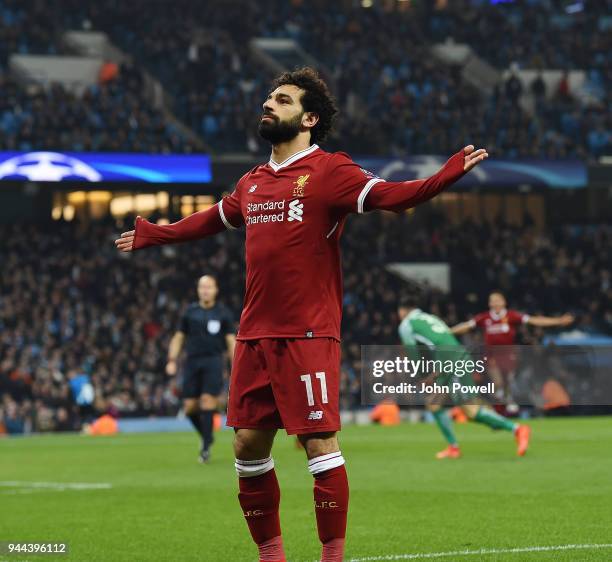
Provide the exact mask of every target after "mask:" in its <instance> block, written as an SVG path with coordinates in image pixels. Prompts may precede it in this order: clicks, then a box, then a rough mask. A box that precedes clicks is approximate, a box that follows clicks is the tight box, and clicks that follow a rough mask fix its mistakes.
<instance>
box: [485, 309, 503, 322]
mask: <svg viewBox="0 0 612 562" xmlns="http://www.w3.org/2000/svg"><path fill="white" fill-rule="evenodd" d="M489 314H490V315H491V318H493V320H501V319H502V318H505V317H506V314H508V311H507V310H506V309H505V308H502V309H501V310H500V311H499V314H497V313H496V312H495V311H494V310H489Z"/></svg>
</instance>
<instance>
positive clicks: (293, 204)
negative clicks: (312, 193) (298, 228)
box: [287, 199, 304, 222]
mask: <svg viewBox="0 0 612 562" xmlns="http://www.w3.org/2000/svg"><path fill="white" fill-rule="evenodd" d="M303 214H304V203H300V200H299V199H294V200H293V201H290V202H289V212H288V213H287V215H288V218H287V220H288V221H289V222H291V221H300V222H302V215H303Z"/></svg>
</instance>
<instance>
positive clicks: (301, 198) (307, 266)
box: [134, 145, 465, 340]
mask: <svg viewBox="0 0 612 562" xmlns="http://www.w3.org/2000/svg"><path fill="white" fill-rule="evenodd" d="M463 166H464V154H463V151H461V152H458V153H457V154H455V155H454V156H452V157H451V158H450V159H449V160H448V161H447V162H446V164H445V165H444V166H443V167H442V168H441V169H440V171H439V172H438V173H436V174H434V175H433V176H431V177H429V178H427V179H424V180H414V181H406V182H387V181H384V180H383V179H381V178H378V177H376V176H374V175H373V174H371V173H370V172H368V171H366V170H364V169H362V168H360V167H359V166H358V165H357V164H355V163H354V162H353V161H352V160H351V159H350V158H349V157H348V156H347V155H346V154H344V153H341V152H337V153H329V152H325V151H323V150H321V149H320V148H319V147H318V146H317V145H312V146H310V147H309V148H307V149H306V150H303V151H301V152H298V153H296V154H294V155H293V156H291V157H290V158H288V159H287V160H285V161H284V162H282V163H280V164H278V163H276V162H274V161H272V160H270V161H269V162H268V163H266V164H263V165H260V166H257V167H255V168H253V169H252V170H251V171H250V172H248V173H247V174H245V175H244V176H243V177H242V178H241V179H240V180H239V181H238V183H237V185H236V188H235V190H234V192H233V193H232V194H231V195H228V196H226V197H224V198H223V199H222V200H221V201H220V202H219V204H218V205H217V206H215V207H213V208H211V209H208V210H207V211H202V212H201V213H195V214H194V215H191V216H189V217H186V218H185V219H182V220H181V221H179V222H177V223H174V224H171V225H155V224H152V223H150V222H148V221H146V220H144V219H141V218H139V219H138V220H137V222H136V233H135V239H134V249H138V248H144V247H147V246H152V245H157V244H168V243H175V242H184V241H187V240H195V239H198V238H204V237H205V236H210V235H212V234H215V233H217V232H219V231H221V230H222V229H223V228H224V227H225V228H230V229H232V228H239V227H241V226H243V225H244V226H245V228H246V246H245V251H246V292H245V299H244V308H243V311H242V316H241V319H240V329H239V332H238V335H237V337H238V339H240V340H249V339H259V338H319V337H331V338H335V339H340V320H341V314H342V269H341V262H340V245H339V241H340V235H341V234H342V229H343V227H344V222H345V220H346V217H347V215H348V214H349V213H363V212H364V211H369V210H373V209H385V210H392V211H401V210H404V209H408V208H410V207H414V206H415V205H417V204H418V203H420V202H423V201H426V200H428V199H431V198H432V197H434V196H435V195H437V194H438V193H440V192H441V191H442V190H443V189H444V188H445V187H448V186H449V185H451V184H452V183H454V182H455V181H457V180H458V179H459V178H461V176H463V174H464V173H465V172H464V170H463Z"/></svg>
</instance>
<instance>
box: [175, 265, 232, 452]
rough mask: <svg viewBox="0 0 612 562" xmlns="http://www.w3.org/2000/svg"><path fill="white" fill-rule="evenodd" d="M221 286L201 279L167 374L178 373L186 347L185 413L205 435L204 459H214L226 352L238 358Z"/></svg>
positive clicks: (182, 322) (210, 277)
mask: <svg viewBox="0 0 612 562" xmlns="http://www.w3.org/2000/svg"><path fill="white" fill-rule="evenodd" d="M218 292H219V287H218V285H217V280H216V279H215V278H214V277H213V276H212V275H204V276H202V277H200V279H199V280H198V302H194V303H192V304H190V305H189V306H188V307H187V309H186V310H185V312H184V314H183V317H182V318H181V323H180V326H179V329H178V330H177V331H176V333H175V334H174V336H172V339H171V340H170V349H169V350H168V364H167V365H166V373H167V374H168V375H170V376H174V375H176V372H177V360H178V358H179V355H180V354H181V350H182V349H183V345H184V347H185V351H186V353H187V359H186V360H185V364H184V365H183V369H182V373H183V388H182V395H183V405H184V407H185V414H186V415H187V417H188V418H189V419H190V420H191V423H192V424H193V426H194V427H195V429H196V430H197V432H198V433H199V434H200V436H201V437H202V448H201V449H200V459H199V460H200V462H203V463H206V462H208V460H209V459H210V446H211V445H212V443H213V415H214V413H215V411H216V409H217V402H218V398H219V395H220V394H221V391H222V390H223V353H224V352H225V351H226V350H227V352H228V355H229V357H230V361H231V360H232V359H233V358H234V346H235V344H236V336H235V334H234V323H233V319H232V315H231V313H230V311H229V310H228V309H227V308H226V307H224V306H223V305H221V304H217V294H218Z"/></svg>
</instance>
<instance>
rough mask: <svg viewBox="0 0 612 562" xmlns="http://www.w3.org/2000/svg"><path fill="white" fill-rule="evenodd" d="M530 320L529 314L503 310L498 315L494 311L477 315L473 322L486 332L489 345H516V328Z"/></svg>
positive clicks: (485, 335)
mask: <svg viewBox="0 0 612 562" xmlns="http://www.w3.org/2000/svg"><path fill="white" fill-rule="evenodd" d="M528 320H529V315H528V314H523V313H521V312H517V311H516V310H505V309H504V310H502V311H501V313H500V314H499V315H498V314H496V313H495V312H493V311H492V310H488V311H487V312H481V313H480V314H477V315H476V316H475V317H474V319H473V320H472V322H473V324H474V326H478V327H479V328H481V329H482V330H483V332H484V337H485V343H486V344H487V345H514V343H515V339H516V326H518V325H519V324H524V323H526V322H527V321H528Z"/></svg>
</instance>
